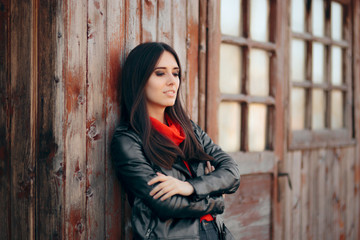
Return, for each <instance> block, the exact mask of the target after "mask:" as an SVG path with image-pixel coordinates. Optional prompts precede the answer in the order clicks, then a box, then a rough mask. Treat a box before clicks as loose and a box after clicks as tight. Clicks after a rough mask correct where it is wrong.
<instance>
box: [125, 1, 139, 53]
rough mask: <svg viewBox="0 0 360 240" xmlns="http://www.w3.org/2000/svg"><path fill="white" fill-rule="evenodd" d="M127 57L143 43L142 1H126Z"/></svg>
mask: <svg viewBox="0 0 360 240" xmlns="http://www.w3.org/2000/svg"><path fill="white" fill-rule="evenodd" d="M125 19H126V20H125V28H126V37H125V39H126V45H125V50H126V55H128V54H129V52H130V51H131V50H132V49H133V48H134V47H136V46H137V45H138V44H139V43H140V41H141V1H140V0H132V1H131V0H125Z"/></svg>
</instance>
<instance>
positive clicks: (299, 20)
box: [291, 0, 305, 32]
mask: <svg viewBox="0 0 360 240" xmlns="http://www.w3.org/2000/svg"><path fill="white" fill-rule="evenodd" d="M291 30H292V31H294V32H304V31H305V2H304V0H292V1H291Z"/></svg>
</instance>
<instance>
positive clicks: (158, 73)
mask: <svg viewBox="0 0 360 240" xmlns="http://www.w3.org/2000/svg"><path fill="white" fill-rule="evenodd" d="M155 74H156V76H158V77H161V76H163V75H164V73H163V72H161V71H156V72H155Z"/></svg>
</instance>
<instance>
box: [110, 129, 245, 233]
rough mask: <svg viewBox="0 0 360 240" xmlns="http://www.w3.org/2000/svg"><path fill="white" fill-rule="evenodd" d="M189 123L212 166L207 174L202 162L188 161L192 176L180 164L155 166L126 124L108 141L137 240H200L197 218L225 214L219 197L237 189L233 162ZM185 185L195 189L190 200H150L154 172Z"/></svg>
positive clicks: (178, 198) (236, 176)
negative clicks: (210, 159)
mask: <svg viewBox="0 0 360 240" xmlns="http://www.w3.org/2000/svg"><path fill="white" fill-rule="evenodd" d="M192 124H193V128H194V132H195V135H196V137H197V139H198V141H199V142H200V144H201V145H202V146H203V148H204V150H205V152H206V153H207V154H209V155H211V156H212V157H214V159H215V161H212V162H211V164H212V165H213V166H214V167H215V171H214V172H212V173H210V174H207V175H205V173H204V170H205V166H206V162H205V161H191V162H189V165H190V169H191V171H192V175H193V176H191V175H190V174H189V171H188V169H187V168H186V166H185V164H184V163H183V161H182V160H179V161H176V162H175V163H174V165H173V168H172V169H171V170H167V169H164V168H161V167H159V166H157V165H154V164H153V163H152V162H150V160H148V159H147V158H146V157H145V155H144V152H143V149H142V141H141V139H140V138H139V136H138V135H137V134H136V133H135V132H134V131H133V130H131V129H130V128H129V126H128V125H126V124H122V125H120V126H119V127H118V128H117V129H116V130H115V133H114V136H113V139H112V142H111V154H112V160H113V165H114V167H115V171H116V174H117V176H118V177H119V178H120V180H121V182H122V184H123V186H125V188H126V190H127V193H128V195H129V199H131V203H130V204H131V205H132V219H131V221H132V227H133V235H134V238H135V239H199V222H200V221H199V218H200V217H201V216H203V215H206V214H212V215H216V214H221V213H222V212H223V211H224V200H223V198H222V194H223V193H226V194H229V193H234V192H235V191H236V190H237V189H238V187H239V184H240V173H239V169H238V167H237V164H236V163H235V161H234V160H233V159H232V158H231V157H230V156H229V155H228V154H226V153H225V152H224V151H222V150H221V148H220V147H219V146H217V145H216V144H214V143H213V141H212V140H211V139H210V137H209V136H208V135H207V134H206V133H205V132H204V131H202V130H201V128H200V127H199V126H197V125H196V124H195V123H192ZM158 171H160V172H162V173H163V174H165V175H170V176H173V177H175V178H177V179H180V180H182V181H188V182H189V183H190V184H191V185H192V186H193V187H194V193H193V194H192V195H191V196H189V197H184V196H180V195H175V196H173V197H171V198H169V199H167V200H165V201H161V200H159V199H154V198H153V197H152V196H150V195H149V193H150V191H151V190H152V189H153V188H154V187H155V186H156V184H155V185H152V186H149V185H148V184H147V182H148V181H150V180H151V179H152V178H154V177H156V176H157V175H156V172H158Z"/></svg>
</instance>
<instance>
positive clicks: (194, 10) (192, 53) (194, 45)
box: [186, 1, 199, 122]
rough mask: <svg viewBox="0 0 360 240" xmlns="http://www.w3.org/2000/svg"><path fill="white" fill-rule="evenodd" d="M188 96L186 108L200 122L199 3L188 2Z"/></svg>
mask: <svg viewBox="0 0 360 240" xmlns="http://www.w3.org/2000/svg"><path fill="white" fill-rule="evenodd" d="M187 5H188V6H187V37H186V46H187V60H186V62H187V65H186V69H187V73H188V74H187V81H186V82H187V95H186V103H187V105H186V108H187V109H188V111H189V113H190V116H191V118H192V119H193V120H194V121H196V122H198V119H199V113H198V91H199V77H198V66H199V55H198V53H199V52H198V45H199V1H187Z"/></svg>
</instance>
